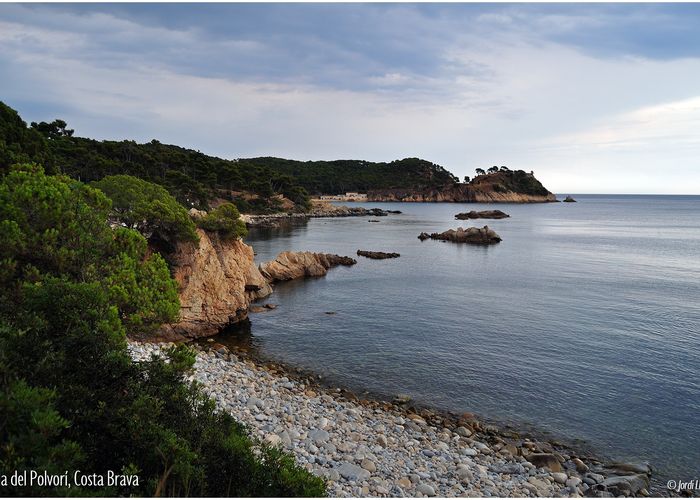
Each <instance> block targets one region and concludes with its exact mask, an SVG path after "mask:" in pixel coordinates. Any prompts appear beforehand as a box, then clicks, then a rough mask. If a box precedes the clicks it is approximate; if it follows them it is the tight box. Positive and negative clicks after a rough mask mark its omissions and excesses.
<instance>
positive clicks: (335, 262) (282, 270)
mask: <svg viewBox="0 0 700 500" xmlns="http://www.w3.org/2000/svg"><path fill="white" fill-rule="evenodd" d="M353 264H357V261H356V260H355V259H352V258H350V257H342V256H340V255H334V254H329V253H314V252H282V253H280V254H279V255H278V256H277V258H276V259H275V260H271V261H269V262H265V263H264V264H260V275H261V276H263V277H264V279H266V280H267V281H268V282H269V283H274V282H276V281H288V280H293V279H297V278H304V277H316V276H325V275H326V272H327V271H328V269H330V268H331V267H335V266H339V265H343V266H352V265H353Z"/></svg>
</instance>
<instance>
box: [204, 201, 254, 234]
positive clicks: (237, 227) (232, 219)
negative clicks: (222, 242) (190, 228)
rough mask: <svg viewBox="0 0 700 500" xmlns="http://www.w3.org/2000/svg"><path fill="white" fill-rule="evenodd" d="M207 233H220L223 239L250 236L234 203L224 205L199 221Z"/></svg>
mask: <svg viewBox="0 0 700 500" xmlns="http://www.w3.org/2000/svg"><path fill="white" fill-rule="evenodd" d="M197 225H198V226H199V227H201V228H202V229H204V230H205V231H212V232H217V233H219V234H220V235H221V236H222V237H223V238H243V237H245V235H246V234H248V229H247V228H246V226H245V222H243V221H242V220H241V214H240V213H239V212H238V209H237V208H236V205H234V204H233V203H224V204H223V205H220V206H219V207H217V208H215V209H214V210H212V211H211V212H209V213H208V214H207V215H205V216H204V217H202V218H201V219H199V220H198V221H197Z"/></svg>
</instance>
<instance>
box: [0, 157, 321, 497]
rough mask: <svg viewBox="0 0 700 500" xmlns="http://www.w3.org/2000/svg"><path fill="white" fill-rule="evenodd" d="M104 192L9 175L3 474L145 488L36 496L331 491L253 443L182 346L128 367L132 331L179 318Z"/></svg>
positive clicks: (0, 432)
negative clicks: (196, 373)
mask: <svg viewBox="0 0 700 500" xmlns="http://www.w3.org/2000/svg"><path fill="white" fill-rule="evenodd" d="M109 211H110V201H109V199H108V198H106V197H105V195H104V194H103V193H102V192H100V191H98V190H96V189H93V188H91V187H89V186H85V185H84V184H81V183H80V182H77V181H73V180H71V179H69V178H67V177H64V176H47V175H45V174H44V172H43V170H42V169H41V168H40V167H36V166H33V165H25V166H22V167H18V168H14V169H13V170H12V171H11V172H10V173H9V174H7V175H5V176H4V177H2V178H0V260H2V267H1V268H0V269H2V272H0V422H1V424H2V425H0V443H2V446H0V470H2V471H3V472H5V471H14V470H18V471H23V470H36V471H37V472H39V473H41V472H43V471H46V472H47V473H49V474H54V473H57V474H62V473H63V472H64V471H69V472H70V471H75V470H77V469H79V470H81V471H83V472H84V473H86V474H93V473H95V474H105V473H106V472H107V471H114V472H115V473H118V474H127V473H128V474H136V475H137V476H138V478H139V480H138V485H136V486H130V487H127V486H113V487H109V486H103V487H100V486H96V487H83V488H79V487H78V488H76V487H72V488H70V489H66V488H65V487H61V486H57V487H47V488H41V489H39V488H38V487H37V486H34V487H23V488H21V489H19V488H15V489H13V488H3V490H2V492H3V494H6V495H30V496H59V495H61V496H63V495H77V496H129V495H131V496H140V497H145V496H158V495H168V496H273V497H276V496H322V495H323V494H324V484H323V481H322V480H321V479H319V478H317V477H314V476H312V475H311V474H309V473H308V472H306V470H304V469H302V468H300V467H298V466H297V465H296V464H295V463H294V461H293V460H292V458H291V457H289V456H288V455H285V454H282V453H281V452H280V451H279V450H276V449H271V448H268V447H266V446H264V445H262V444H261V443H259V442H258V441H257V440H255V439H254V438H251V437H250V436H249V435H248V433H247V431H246V429H245V428H244V427H243V426H242V425H241V424H239V423H238V422H236V421H235V420H234V419H233V418H232V417H231V416H230V415H228V414H225V413H221V412H218V411H216V410H215V405H214V402H213V401H212V400H211V399H209V398H208V397H206V396H205V395H204V393H203V392H202V391H201V388H200V387H199V386H198V385H196V384H195V383H185V381H184V376H185V375H186V374H187V373H188V371H189V370H190V369H191V367H192V363H193V360H194V355H193V352H192V351H191V350H189V349H188V348H186V347H184V346H179V347H176V348H173V349H171V350H170V351H169V352H168V360H167V362H166V361H163V360H160V359H155V358H154V359H151V360H149V361H146V362H142V363H135V362H133V361H132V360H131V358H130V356H129V354H128V351H127V342H126V333H127V332H130V333H131V332H133V331H142V330H143V331H148V330H149V329H151V328H154V327H157V326H158V325H159V324H160V323H161V322H162V321H166V320H172V319H173V314H174V313H175V312H176V311H177V310H178V307H179V306H178V303H177V293H175V291H176V288H175V286H176V285H175V282H174V280H172V278H170V275H169V271H168V269H167V267H166V266H165V263H164V261H163V260H162V259H161V258H160V256H158V255H157V254H154V255H151V256H149V257H147V254H146V242H145V239H144V238H143V236H141V235H140V234H139V233H137V232H136V231H134V230H132V229H126V228H117V229H112V228H111V227H110V226H109V225H108V222H107V214H108V213H109Z"/></svg>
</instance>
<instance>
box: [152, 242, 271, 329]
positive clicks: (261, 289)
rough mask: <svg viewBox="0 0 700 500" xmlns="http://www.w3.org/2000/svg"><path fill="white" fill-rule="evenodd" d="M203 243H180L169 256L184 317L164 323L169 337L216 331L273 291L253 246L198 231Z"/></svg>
mask: <svg viewBox="0 0 700 500" xmlns="http://www.w3.org/2000/svg"><path fill="white" fill-rule="evenodd" d="M197 234H198V235H199V239H200V241H199V245H196V244H195V243H191V242H186V243H179V244H178V245H177V248H176V250H175V252H174V253H172V254H171V255H169V256H168V260H169V261H170V264H171V267H172V269H173V275H174V277H175V279H176V280H177V282H178V284H179V285H180V305H181V308H180V321H179V322H178V323H174V324H169V325H163V327H162V328H161V331H160V332H159V333H160V336H162V337H165V338H169V339H178V338H182V337H190V338H196V337H205V336H208V335H214V334H215V333H217V332H219V331H220V330H221V329H222V328H223V327H225V326H226V325H228V324H231V323H235V322H237V321H240V320H242V319H245V318H246V317H247V314H248V306H249V304H250V302H251V301H252V300H255V299H258V298H262V297H265V296H267V295H269V294H270V293H272V288H271V287H270V285H269V283H268V282H267V280H266V279H265V278H264V277H263V276H262V275H261V274H260V272H259V271H258V268H257V267H256V266H255V262H254V260H253V249H252V248H251V247H250V246H248V245H246V244H245V243H243V242H242V241H240V240H221V239H220V238H219V236H218V235H216V234H213V233H207V232H204V231H202V230H201V229H198V230H197Z"/></svg>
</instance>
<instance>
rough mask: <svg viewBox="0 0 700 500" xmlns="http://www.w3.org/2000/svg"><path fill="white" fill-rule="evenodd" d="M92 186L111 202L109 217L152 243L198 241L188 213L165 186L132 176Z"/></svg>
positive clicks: (114, 176) (104, 181) (118, 176)
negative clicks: (137, 232)
mask: <svg viewBox="0 0 700 500" xmlns="http://www.w3.org/2000/svg"><path fill="white" fill-rule="evenodd" d="M92 185H93V186H94V187H96V188H97V189H99V190H100V191H102V192H103V193H104V194H106V195H107V197H109V198H110V199H111V200H112V210H111V213H110V216H111V218H112V219H113V220H115V221H116V222H119V223H121V224H122V225H124V226H126V227H128V228H131V229H136V230H137V231H139V232H140V233H141V234H143V235H145V236H147V237H148V238H149V239H151V240H153V239H157V240H159V241H165V242H168V243H171V244H174V243H175V242H177V241H196V240H197V233H196V232H195V226H194V223H193V222H192V219H191V218H190V216H189V214H188V213H187V210H186V209H185V207H183V206H182V205H181V204H180V203H178V202H177V200H176V199H175V198H173V197H172V196H171V195H170V193H168V191H167V190H166V189H165V188H163V187H162V186H159V185H157V184H153V183H151V182H147V181H144V180H143V179H139V178H137V177H132V176H130V175H110V176H107V177H104V178H103V179H101V180H99V181H97V182H94V183H93V184H92Z"/></svg>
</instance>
